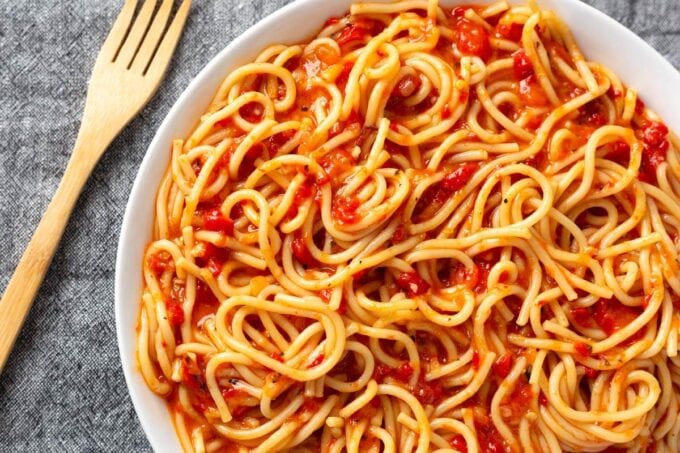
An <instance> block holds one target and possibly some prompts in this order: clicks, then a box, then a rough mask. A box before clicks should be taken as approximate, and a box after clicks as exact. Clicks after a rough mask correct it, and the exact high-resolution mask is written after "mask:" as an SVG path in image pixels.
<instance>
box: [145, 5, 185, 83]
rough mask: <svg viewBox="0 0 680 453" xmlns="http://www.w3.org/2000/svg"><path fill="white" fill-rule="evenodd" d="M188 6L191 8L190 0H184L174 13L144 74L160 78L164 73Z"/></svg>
mask: <svg viewBox="0 0 680 453" xmlns="http://www.w3.org/2000/svg"><path fill="white" fill-rule="evenodd" d="M189 8H191V0H184V1H183V2H182V4H181V5H180V7H179V8H178V9H177V13H175V18H174V19H173V20H172V23H171V24H170V27H168V31H167V32H166V33H165V36H164V37H163V40H162V41H161V44H160V45H159V46H158V51H157V52H156V55H154V57H153V60H152V61H151V63H150V64H149V68H148V70H147V73H146V75H147V76H149V77H152V78H160V77H161V76H162V75H163V73H165V70H166V68H167V67H168V63H170V58H171V57H172V54H173V52H174V51H175V46H177V41H179V37H180V36H181V34H182V29H183V28H184V24H185V22H186V20H187V16H188V15H189Z"/></svg>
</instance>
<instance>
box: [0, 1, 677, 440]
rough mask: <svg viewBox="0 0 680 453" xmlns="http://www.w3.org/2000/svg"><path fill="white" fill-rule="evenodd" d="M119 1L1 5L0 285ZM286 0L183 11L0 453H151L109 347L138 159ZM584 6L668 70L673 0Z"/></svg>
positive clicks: (17, 373)
mask: <svg viewBox="0 0 680 453" xmlns="http://www.w3.org/2000/svg"><path fill="white" fill-rule="evenodd" d="M122 3H123V2H122V0H115V1H114V0H105V1H93V0H74V1H70V2H58V1H56V0H51V1H42V0H0V137H1V138H0V221H1V228H2V236H1V237H2V239H1V240H0V246H1V247H2V252H3V253H2V259H0V288H4V287H5V285H6V284H7V281H8V280H9V277H10V275H11V274H12V271H13V270H14V267H15V265H16V263H17V262H18V260H19V257H20V256H21V253H22V251H23V250H24V247H25V245H26V243H27V242H28V240H29V238H30V235H31V233H32V231H33V229H34V227H35V225H37V223H38V221H39V219H40V217H41V215H42V213H43V211H44V210H45V208H46V206H47V203H48V202H49V199H50V197H51V195H52V193H53V192H54V191H55V189H56V187H57V184H58V183H59V180H60V178H61V175H62V172H63V169H64V168H65V166H66V162H67V160H68V157H69V153H70V150H71V148H72V146H73V143H74V140H75V137H76V133H77V130H78V126H79V123H80V117H81V112H82V108H83V104H84V100H85V91H86V86H87V80H88V78H89V75H90V70H91V67H92V64H93V62H94V60H95V57H96V55H97V52H98V50H99V47H100V45H101V43H102V42H103V40H104V37H105V36H106V34H107V33H108V30H109V28H110V26H111V24H112V22H113V19H114V18H115V17H116V15H117V13H118V11H119V9H120V7H121V5H122ZM286 3H288V0H195V1H194V5H193V7H192V11H191V15H190V17H189V20H188V23H187V26H186V30H185V32H184V36H183V38H182V40H181V42H180V43H179V46H178V48H177V52H176V54H175V56H174V60H173V62H172V64H171V66H170V70H169V72H168V75H167V78H166V80H165V82H164V83H163V85H162V86H161V88H160V90H159V92H158V94H157V95H156V97H155V98H154V99H153V100H152V101H151V102H150V104H149V105H148V106H147V107H146V108H145V109H144V110H143V111H142V112H141V114H140V115H139V116H138V117H137V118H136V119H135V120H134V121H132V123H131V124H130V125H129V126H128V127H127V128H126V129H125V130H124V131H123V133H122V134H121V136H120V137H118V138H117V139H116V140H115V141H114V142H113V144H112V146H111V147H110V149H109V150H108V151H107V153H106V154H105V155H104V157H103V159H102V160H101V162H100V163H99V165H98V166H97V167H96V169H95V170H94V173H93V175H92V177H91V178H90V180H89V182H88V183H87V186H86V187H85V190H84V192H83V194H82V196H81V197H80V199H79V201H78V204H77V206H76V209H75V212H74V214H73V216H72V218H71V219H70V222H69V224H68V226H67V228H66V233H65V235H64V238H63V240H62V241H61V245H60V247H59V249H58V251H57V254H56V256H55V259H54V261H53V263H52V266H51V268H50V270H49V273H48V275H47V278H46V280H45V282H44V284H43V285H42V288H41V290H40V292H39V294H38V297H37V299H36V301H35V304H34V306H33V308H32V310H31V312H30V313H29V315H28V318H27V321H26V324H25V325H24V327H23V330H22V332H21V334H20V337H19V339H18V341H17V344H16V347H15V350H14V351H13V353H12V355H11V357H10V359H9V362H8V364H7V366H6V368H5V370H4V372H3V373H2V374H1V375H0V453H5V452H15V451H20V452H24V451H28V452H33V451H36V452H37V451H40V452H43V451H50V452H51V451H55V452H80V451H135V452H136V451H150V450H151V449H150V446H149V444H148V442H147V441H146V438H145V436H144V433H143V432H142V430H141V428H140V425H139V422H138V420H137V417H136V415H135V412H134V410H133V407H132V403H131V401H130V398H129V396H128V393H127V388H126V386H125V381H124V379H123V373H122V369H121V365H120V359H119V356H118V349H117V345H116V335H115V322H114V310H113V280H114V267H115V254H116V246H117V241H118V234H119V231H120V225H121V221H122V217H123V212H124V209H125V204H126V201H127V198H128V195H129V193H130V189H131V187H132V182H133V179H134V177H135V174H136V173H137V169H138V167H139V164H140V162H141V160H142V157H143V155H144V152H145V151H146V149H147V147H148V145H149V143H150V141H151V139H152V138H153V136H154V134H155V132H156V130H157V128H158V126H159V125H160V123H161V121H162V120H163V118H164V117H165V115H166V114H167V112H168V110H169V108H170V106H171V105H172V104H173V103H174V102H175V100H176V99H177V97H178V96H179V94H180V93H181V92H182V90H183V89H184V88H185V87H186V86H187V85H188V83H189V81H190V80H191V79H192V78H193V77H194V76H196V74H197V73H198V72H199V71H200V69H201V68H202V67H203V66H204V65H205V64H206V63H207V62H208V61H210V59H211V58H212V57H213V56H214V55H215V54H216V53H217V52H218V51H219V50H220V49H222V48H223V47H224V46H225V45H227V44H228V43H229V42H230V41H231V40H232V39H234V38H235V37H236V36H238V35H239V34H241V33H242V32H243V31H245V30H246V29H247V28H248V27H249V26H250V25H252V24H253V23H255V22H256V21H257V20H259V19H261V18H263V17H265V16H266V15H268V14H269V13H271V12H273V11H274V10H276V9H277V8H280V7H281V6H283V5H284V4H286ZM468 3H469V2H468ZM588 3H591V4H592V5H593V6H595V7H597V8H599V9H600V10H602V11H604V12H606V13H607V14H609V15H610V16H612V17H613V18H614V19H616V20H618V21H619V22H621V23H623V24H624V25H626V26H627V27H629V28H631V29H632V30H633V31H634V32H636V33H637V34H639V35H640V36H642V37H643V38H644V39H645V40H646V41H647V42H649V43H650V44H651V45H652V46H654V47H655V48H656V49H658V50H659V51H660V52H661V53H662V54H663V55H664V56H665V57H666V58H668V59H669V60H670V61H671V62H672V63H673V64H674V65H675V67H676V68H678V67H680V1H679V0H588ZM319 20H320V21H321V18H319ZM586 53H587V52H586ZM149 196H152V194H149ZM140 259H141V258H140ZM2 334H3V333H2V332H0V335H2Z"/></svg>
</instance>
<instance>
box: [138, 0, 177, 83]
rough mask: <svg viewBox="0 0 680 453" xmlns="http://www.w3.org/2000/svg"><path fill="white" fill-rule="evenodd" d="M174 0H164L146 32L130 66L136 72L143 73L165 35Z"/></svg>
mask: <svg viewBox="0 0 680 453" xmlns="http://www.w3.org/2000/svg"><path fill="white" fill-rule="evenodd" d="M172 4H173V0H163V3H162V4H161V7H160V8H159V9H158V12H157V13H156V17H154V18H153V22H152V23H151V27H149V31H148V32H147V33H146V37H145V38H144V42H142V45H141V47H140V48H139V51H138V52H137V55H136V56H135V59H134V61H133V62H132V67H131V68H130V69H131V70H132V71H134V72H138V73H140V74H141V73H143V72H144V70H145V69H146V67H147V66H148V65H149V62H150V61H151V57H153V53H154V50H156V47H157V46H158V42H159V41H160V40H161V38H162V37H163V32H164V31H165V26H166V24H167V22H168V17H169V16H170V10H171V9H172Z"/></svg>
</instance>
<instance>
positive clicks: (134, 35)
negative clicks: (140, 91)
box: [116, 0, 156, 68]
mask: <svg viewBox="0 0 680 453" xmlns="http://www.w3.org/2000/svg"><path fill="white" fill-rule="evenodd" d="M155 7H156V0H146V1H145V2H144V4H143V5H142V8H141V9H140V10H139V14H138V15H137V18H136V19H135V23H134V24H132V29H130V34H129V35H128V36H127V38H125V44H123V47H122V48H121V49H120V53H119V54H118V57H116V63H117V64H121V65H123V66H124V67H126V68H127V67H128V66H130V63H131V62H132V59H133V58H134V56H135V53H136V52H137V49H138V48H139V44H140V43H141V42H142V39H144V35H145V34H146V29H147V27H148V26H149V22H151V16H152V15H153V10H154V8H155Z"/></svg>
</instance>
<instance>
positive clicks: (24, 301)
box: [0, 128, 108, 372]
mask: <svg viewBox="0 0 680 453" xmlns="http://www.w3.org/2000/svg"><path fill="white" fill-rule="evenodd" d="M83 132H85V131H83V129H82V128H81V131H80V133H79V134H78V139H77V140H76V144H75V146H74V149H73V153H72V155H71V158H70V160H69V163H68V166H67V167H66V170H65V172H64V176H63V177H62V180H61V182H60V183H59V187H58V188H57V191H56V192H55V194H54V196H53V197H52V201H50V204H49V206H48V207H47V210H46V211H45V214H44V215H43V217H42V219H41V220H40V223H39V224H38V227H37V228H36V230H35V232H34V233H33V236H32V238H31V241H30V242H29V243H28V247H26V250H25V251H24V254H23V255H22V257H21V260H20V261H19V264H18V266H17V268H16V270H15V271H14V274H13V275H12V278H11V279H10V281H9V284H8V285H7V288H6V289H5V292H4V294H3V296H2V299H0V372H2V369H3V367H4V365H5V363H6V361H7V357H8V356H9V354H10V351H11V350H12V347H13V345H14V342H15V340H16V338H17V336H18V334H19V331H20V329H21V326H22V324H23V323H24V320H25V319H26V314H27V313H28V311H29V309H30V308H31V305H32V304H33V300H34V298H35V295H36V293H37V292H38V288H40V284H41V283H42V281H43V278H44V277H45V274H46V273H47V269H48V268H49V266H50V263H51V261H52V257H53V256H54V252H55V251H56V249H57V246H58V245H59V241H60V239H61V236H62V234H63V233H64V229H65V228H66V224H67V223H68V219H69V217H70V216H71V212H72V211H73V208H74V206H75V203H76V201H77V200H78V196H79V195H80V192H81V190H82V188H83V186H84V185H85V182H86V181H87V179H88V177H89V176H90V173H91V172H92V169H93V168H94V166H95V165H96V163H97V160H98V159H97V158H93V157H92V156H97V157H98V156H99V155H100V154H101V153H100V152H96V151H98V150H96V151H95V152H93V151H94V150H93V149H92V146H95V147H96V146H102V145H104V144H103V143H102V142H101V141H99V142H98V141H96V140H95V141H89V139H88V138H89V137H91V135H90V134H87V133H83ZM86 146H89V148H86ZM106 146H108V143H106V144H105V145H104V148H106Z"/></svg>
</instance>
